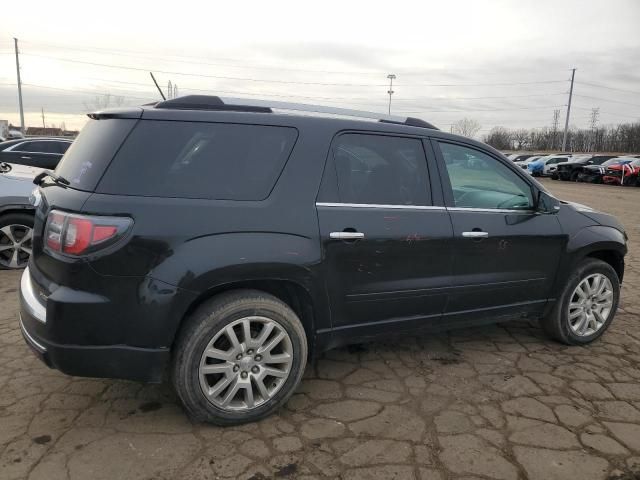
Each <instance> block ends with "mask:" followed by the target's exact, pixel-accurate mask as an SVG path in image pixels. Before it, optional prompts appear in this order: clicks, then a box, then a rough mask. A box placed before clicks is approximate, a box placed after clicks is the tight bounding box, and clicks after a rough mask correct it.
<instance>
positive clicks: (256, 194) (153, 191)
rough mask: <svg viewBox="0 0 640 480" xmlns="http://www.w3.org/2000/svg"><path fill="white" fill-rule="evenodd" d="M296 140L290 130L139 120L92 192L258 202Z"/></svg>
mask: <svg viewBox="0 0 640 480" xmlns="http://www.w3.org/2000/svg"><path fill="white" fill-rule="evenodd" d="M296 138H297V130H296V129H295V128H290V127H274V126H263V125H242V124H228V123H201V122H171V121H156V120H144V121H141V122H140V123H139V124H138V125H136V127H135V128H134V130H133V132H131V135H129V137H128V138H127V140H126V142H125V143H124V145H123V146H122V148H121V149H120V151H119V152H118V153H117V155H116V157H115V158H114V160H113V162H112V163H111V166H110V167H109V169H108V170H107V172H106V174H105V176H104V177H103V179H102V181H101V182H100V185H99V186H98V192H100V193H110V194H118V195H139V196H153V197H180V198H204V199H218V200H263V199H265V198H266V197H267V196H268V195H269V193H270V192H271V189H272V188H273V186H274V185H275V183H276V180H277V179H278V177H279V176H280V173H281V172H282V169H283V167H284V165H285V163H286V161H287V159H288V158H289V154H290V153H291V150H292V148H293V145H294V143H295V140H296Z"/></svg>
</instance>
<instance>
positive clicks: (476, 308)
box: [433, 141, 566, 322]
mask: <svg viewBox="0 0 640 480" xmlns="http://www.w3.org/2000/svg"><path fill="white" fill-rule="evenodd" d="M433 143H434V149H435V150H436V154H437V157H438V162H439V166H440V171H441V174H442V175H441V176H442V183H443V189H444V194H445V201H446V203H447V208H448V210H449V213H450V216H451V222H452V224H453V235H454V240H453V249H454V253H453V287H454V288H453V290H452V292H451V294H450V297H449V302H448V305H447V308H446V312H445V319H447V318H448V319H449V321H450V322H454V321H456V320H463V319H466V318H468V317H472V318H476V319H477V318H479V317H487V318H488V319H493V320H496V319H500V318H501V317H505V318H511V317H513V315H514V314H517V315H530V314H538V313H540V312H541V311H542V310H543V308H544V305H545V303H546V302H547V300H548V299H549V298H553V297H554V296H555V294H556V292H553V291H551V286H552V284H553V282H554V279H555V275H556V271H557V268H558V261H559V259H560V255H561V252H562V250H563V248H564V245H565V243H566V236H565V235H563V234H562V231H561V228H560V223H559V222H558V219H557V217H556V215H553V214H544V213H539V212H537V211H535V208H534V205H535V202H534V194H535V189H534V188H533V186H532V184H531V183H530V182H529V181H528V179H526V178H524V175H523V174H521V173H520V172H517V171H516V167H511V166H510V165H508V164H507V162H506V161H504V160H503V159H500V158H498V157H497V156H493V155H492V154H491V153H490V152H488V151H483V150H481V149H479V148H478V147H475V146H471V145H466V144H461V143H449V142H443V141H434V142H433Z"/></svg>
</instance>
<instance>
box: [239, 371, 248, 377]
mask: <svg viewBox="0 0 640 480" xmlns="http://www.w3.org/2000/svg"><path fill="white" fill-rule="evenodd" d="M240 376H241V377H242V378H247V377H248V376H249V374H248V373H247V372H242V373H241V374H240Z"/></svg>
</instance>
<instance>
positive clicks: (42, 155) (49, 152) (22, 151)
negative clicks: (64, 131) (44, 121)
mask: <svg viewBox="0 0 640 480" xmlns="http://www.w3.org/2000/svg"><path fill="white" fill-rule="evenodd" d="M72 142H73V140H70V139H67V138H47V137H30V138H21V139H18V140H9V141H7V142H2V143H0V162H7V163H12V164H15V165H29V166H32V167H39V168H48V169H52V170H53V169H55V168H56V166H57V165H58V162H60V159H61V158H62V156H63V155H64V153H65V152H66V151H67V149H68V148H69V147H70V146H71V143H72Z"/></svg>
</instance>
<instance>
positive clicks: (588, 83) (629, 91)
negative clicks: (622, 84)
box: [576, 81, 640, 95]
mask: <svg viewBox="0 0 640 480" xmlns="http://www.w3.org/2000/svg"><path fill="white" fill-rule="evenodd" d="M576 83H579V84H581V85H589V86H591V87H596V88H606V89H607V90H616V91H618V92H625V93H632V94H634V95H640V92H635V91H633V90H625V89H623V88H615V87H608V86H607V85H602V84H598V83H591V82H582V81H581V82H576Z"/></svg>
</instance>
